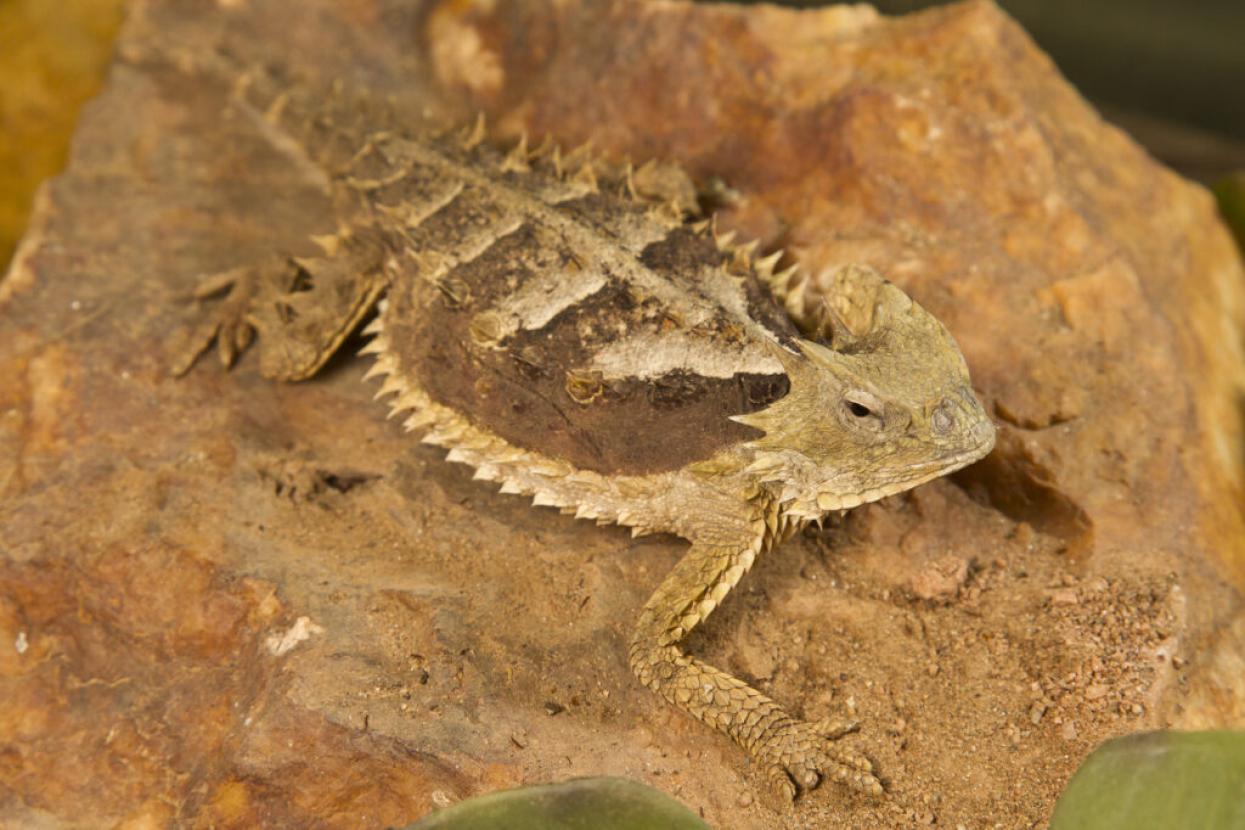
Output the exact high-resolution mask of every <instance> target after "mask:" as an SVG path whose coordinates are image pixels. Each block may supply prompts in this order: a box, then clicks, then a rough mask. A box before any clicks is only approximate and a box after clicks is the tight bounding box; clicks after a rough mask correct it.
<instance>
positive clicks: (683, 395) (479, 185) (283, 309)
mask: <svg viewBox="0 0 1245 830" xmlns="http://www.w3.org/2000/svg"><path fill="white" fill-rule="evenodd" d="M358 100H360V101H361V100H363V99H358ZM333 101H334V102H336V103H334V104H332V105H331V106H329V107H328V108H327V109H326V105H325V104H324V102H323V101H320V100H317V99H316V98H315V97H314V96H312V95H310V94H308V93H304V92H297V91H292V90H290V89H289V88H288V87H284V86H282V85H281V84H279V83H277V82H275V81H274V80H273V79H271V78H270V77H268V76H266V75H264V74H262V73H251V74H249V75H248V76H247V77H246V78H245V80H244V81H243V82H241V83H239V85H238V88H237V90H236V95H235V100H234V103H233V106H235V107H237V108H238V109H239V110H240V111H242V112H244V113H245V114H247V115H248V116H249V117H252V118H253V119H255V122H256V124H257V126H258V127H259V129H260V130H261V131H262V132H263V133H264V134H265V135H267V136H268V137H269V139H270V140H271V142H272V143H273V145H274V146H275V147H277V148H279V149H281V150H282V151H283V152H285V153H286V154H288V155H289V156H290V158H291V161H292V162H294V163H296V164H299V165H301V166H303V167H304V168H305V169H307V170H308V174H309V175H310V176H312V177H313V178H314V179H315V180H316V181H317V182H319V183H320V184H321V185H322V187H323V188H324V189H325V191H326V192H327V193H329V194H330V195H331V196H332V198H333V200H334V204H335V205H336V206H337V208H338V215H339V217H340V228H339V230H338V231H337V232H336V233H334V234H332V235H329V236H327V237H318V238H316V241H317V242H318V243H319V244H320V247H321V248H322V249H323V251H324V253H323V255H322V256H319V257H312V258H300V259H290V258H280V257H278V258H274V259H273V260H272V261H270V262H267V263H262V264H259V265H254V266H243V267H240V268H238V269H234V270H232V271H229V272H226V273H224V274H222V275H217V276H214V277H210V278H208V279H207V280H205V282H204V283H203V285H202V291H201V296H202V297H204V298H206V297H207V296H209V295H213V294H217V293H220V292H223V291H224V290H226V289H228V294H227V296H225V297H224V299H223V300H222V301H221V303H220V304H219V306H218V307H217V313H216V314H215V315H214V316H212V317H210V318H209V319H207V320H206V322H205V323H204V325H203V326H202V327H201V328H199V329H198V330H197V331H196V332H194V334H193V342H192V345H191V348H189V349H188V350H187V351H186V353H185V355H184V356H183V359H181V360H180V361H179V363H178V365H177V366H176V367H175V369H176V371H177V372H178V373H181V372H184V371H186V370H187V369H189V367H190V365H191V364H192V363H193V361H194V359H195V357H197V356H198V354H200V353H201V352H202V351H203V350H205V349H206V348H208V347H209V346H210V345H211V343H212V342H213V340H215V342H216V343H217V345H218V349H219V351H220V354H221V356H222V358H223V359H224V361H225V362H226V363H227V364H228V363H231V362H232V360H233V359H234V357H235V356H236V355H237V354H238V353H240V352H241V351H242V350H243V349H245V348H247V346H248V345H249V344H250V342H251V339H252V338H253V337H254V336H255V335H256V334H258V339H259V350H260V371H261V372H262V373H263V374H264V375H265V376H267V377H271V378H274V379H280V380H300V379H303V378H306V377H310V376H311V375H313V374H314V373H315V372H316V371H317V370H318V369H319V368H320V367H321V366H322V365H323V364H324V362H325V361H326V360H327V359H328V358H329V357H330V356H331V355H332V354H333V353H334V352H335V351H336V350H337V349H338V348H339V347H340V346H341V344H342V342H343V341H344V340H345V338H346V337H347V336H348V335H349V334H350V332H351V331H352V330H353V329H355V328H356V327H357V326H358V325H360V324H361V323H362V321H363V320H364V319H365V317H366V316H367V314H368V313H369V312H370V311H371V310H372V309H373V308H374V307H378V308H379V313H378V314H377V316H376V317H375V319H374V320H373V322H372V323H371V324H370V325H369V326H368V327H367V329H366V331H367V332H368V333H369V334H371V335H372V339H371V340H370V342H369V343H368V345H367V346H366V347H365V349H364V351H365V352H367V353H371V354H374V355H375V364H374V366H373V368H372V370H371V372H370V373H369V376H379V377H381V378H383V381H382V385H381V388H380V392H379V394H378V396H377V397H385V398H387V400H388V402H389V405H390V409H391V414H393V415H398V416H400V417H401V418H402V419H403V423H404V426H405V428H406V429H407V430H411V431H415V432H418V433H420V434H421V436H422V440H423V441H424V442H426V443H430V444H433V445H436V446H438V447H442V448H444V449H446V450H447V458H448V459H449V460H451V461H456V462H461V463H466V464H469V465H471V466H472V467H473V468H474V469H475V477H476V478H479V479H483V480H487V481H492V482H496V483H497V484H499V485H500V488H501V490H502V492H507V493H516V494H522V495H526V496H530V497H532V499H533V501H534V503H535V504H537V505H547V506H552V507H557V508H559V509H560V510H562V511H564V512H567V513H571V514H574V515H575V516H577V517H580V518H588V519H593V520H596V521H597V522H599V523H602V524H604V523H610V522H615V523H618V524H621V525H624V526H628V527H630V528H632V530H633V533H636V534H639V533H650V532H669V533H674V534H677V535H679V536H681V537H683V538H684V539H686V540H687V541H688V542H690V543H691V548H690V550H689V551H688V552H687V553H686V554H685V556H684V557H683V559H682V560H681V561H680V562H679V563H678V564H677V565H676V567H675V568H674V569H673V571H672V572H671V573H670V574H669V575H668V576H667V577H666V578H665V579H664V581H663V582H662V583H661V584H660V586H659V587H658V588H657V589H656V591H655V592H654V593H653V595H652V597H651V598H650V599H649V600H648V602H647V603H646V604H645V606H644V608H643V610H642V612H641V613H640V617H639V621H638V623H637V625H636V627H635V631H634V634H633V636H632V639H631V642H630V646H629V658H630V663H631V666H632V668H633V670H634V671H635V673H636V675H637V676H638V677H639V679H640V680H641V682H642V683H644V685H646V686H647V687H649V688H650V689H652V690H653V691H655V692H657V693H658V694H660V695H661V696H662V697H663V698H665V699H666V700H668V701H669V702H671V703H673V704H674V705H675V706H677V707H679V708H680V709H683V710H684V711H687V712H689V713H690V714H691V715H693V716H694V717H696V718H697V719H699V720H701V721H703V722H704V723H706V724H708V725H710V726H712V727H714V728H716V729H718V730H720V731H722V732H724V733H725V734H727V735H729V736H730V737H731V738H733V739H734V740H735V741H736V742H737V743H739V744H740V745H741V746H742V747H743V748H744V749H745V750H746V751H748V752H749V753H750V754H752V755H753V756H754V757H755V758H756V759H757V760H758V761H759V762H760V763H761V765H762V767H763V768H764V769H765V770H766V771H767V773H768V774H769V776H770V777H771V778H772V780H773V781H774V783H775V784H776V785H777V786H778V787H779V789H781V790H782V791H784V792H786V793H787V794H788V795H790V796H792V797H794V796H795V795H796V794H797V792H798V791H799V790H800V789H802V788H808V787H812V786H816V784H817V783H818V782H819V781H820V780H821V778H822V777H827V776H828V777H830V778H833V779H836V780H839V781H841V782H843V783H846V784H848V785H850V786H853V787H855V788H857V789H860V790H863V791H865V792H871V793H878V792H880V791H881V784H880V782H879V781H878V779H877V778H876V777H875V776H874V775H873V771H872V766H871V764H870V762H869V761H868V760H867V759H866V758H864V757H863V756H861V755H859V754H856V753H854V752H852V751H850V750H848V749H846V748H844V747H842V746H840V745H838V744H836V743H835V742H834V739H836V738H838V737H839V736H841V735H843V734H844V733H846V732H848V731H851V730H852V729H854V728H855V724H852V723H846V722H837V721H825V722H821V723H816V724H810V723H806V722H804V721H801V720H798V719H797V718H795V717H793V716H791V715H790V714H788V713H787V712H786V711H785V710H784V709H783V708H782V707H781V706H780V705H779V704H778V703H776V702H775V701H773V700H771V699H770V698H768V697H766V696H765V695H763V694H762V693H760V692H758V691H757V690H755V689H753V688H751V687H750V686H748V685H747V684H746V683H744V682H743V681H741V680H739V679H737V678H734V677H732V676H730V675H729V674H727V673H726V672H723V671H721V670H719V669H717V668H715V667H713V666H710V665H707V664H706V663H704V662H703V661H701V660H699V659H698V658H696V657H694V656H691V655H689V654H687V653H686V652H685V651H684V650H683V648H682V647H681V645H680V643H681V642H682V640H683V639H684V637H685V636H686V635H687V633H688V632H689V631H691V630H692V629H693V628H694V627H695V626H697V625H698V624H700V623H701V622H703V621H704V620H705V619H706V618H707V617H708V616H709V615H710V614H711V613H712V612H713V610H714V609H715V608H716V607H717V606H718V605H719V604H720V603H721V602H722V601H723V599H724V598H725V597H726V595H727V594H728V593H729V592H730V590H731V589H732V588H733V587H734V586H735V585H736V584H737V583H738V582H739V580H740V579H741V578H742V577H743V576H744V574H745V573H746V572H747V571H748V569H749V568H750V567H751V566H752V565H753V563H754V562H755V561H756V559H757V558H758V557H760V556H763V555H764V554H766V553H767V552H768V551H770V550H771V549H773V548H774V547H775V546H776V545H777V544H778V543H780V542H781V541H783V540H784V539H786V538H788V537H789V536H790V535H791V534H792V533H794V532H795V531H797V530H798V529H799V528H801V527H802V526H803V525H805V524H806V523H808V522H810V521H814V520H817V519H818V518H820V517H821V516H822V515H824V514H825V513H827V512H829V511H838V510H844V509H847V508H851V507H855V506H857V505H859V504H862V503H864V502H867V501H873V500H876V499H878V498H882V497H885V496H888V495H891V494H894V493H898V492H901V491H903V490H906V489H909V488H911V487H914V486H916V485H918V484H920V483H922V482H924V481H928V480H930V479H932V478H935V477H937V476H940V475H943V474H945V473H947V472H950V471H952V470H954V469H957V468H959V467H962V466H964V465H966V464H968V463H971V462H972V461H974V460H976V459H978V458H980V457H982V456H983V455H985V454H986V453H987V452H988V451H989V450H990V448H991V447H992V446H993V441H994V431H993V427H992V426H991V424H990V421H989V419H988V418H987V417H986V415H985V413H984V412H983V411H982V408H981V405H980V403H979V402H978V401H977V399H976V397H975V395H974V394H973V392H972V388H971V385H970V382H969V376H968V370H967V367H966V365H965V363H964V360H963V358H962V357H961V355H960V352H959V350H958V348H957V347H956V345H955V343H954V341H953V340H952V339H951V336H950V335H949V334H948V333H947V331H946V330H945V328H943V327H942V325H941V324H939V323H938V322H937V321H936V320H935V319H934V318H933V317H931V316H930V315H929V314H928V313H926V312H925V311H924V310H923V309H921V308H920V306H918V305H917V304H916V303H914V302H913V301H912V300H911V299H909V298H908V297H907V296H906V295H905V294H903V293H902V292H901V291H900V290H899V289H898V288H896V287H894V286H893V285H891V284H890V283H888V282H886V281H885V280H883V279H881V278H880V277H879V276H878V275H877V274H876V273H874V272H873V271H871V270H870V269H867V268H864V267H859V266H845V267H843V268H840V269H839V270H838V271H837V272H836V273H835V275H834V278H833V290H832V291H830V292H829V296H828V299H827V301H825V302H824V303H822V304H819V305H816V306H809V304H808V301H807V299H806V294H805V292H804V290H803V289H802V287H801V285H800V283H799V278H798V276H797V273H796V272H795V271H794V270H792V269H788V270H786V271H780V272H775V268H774V266H775V264H776V262H777V260H778V256H777V255H771V256H769V257H765V258H758V257H756V256H754V254H753V249H752V247H751V246H737V245H733V244H731V241H730V240H729V239H728V238H726V237H725V236H723V235H718V234H717V233H716V232H715V231H714V229H713V227H712V226H711V225H710V224H709V223H706V222H700V223H689V222H688V221H687V215H688V213H689V212H691V211H693V210H694V208H695V191H694V189H693V188H692V185H691V183H690V181H689V180H688V179H687V177H686V175H685V174H683V173H682V172H681V171H680V170H678V169H677V168H675V167H673V166H670V165H658V164H652V165H647V166H645V167H642V168H640V169H639V170H632V169H631V168H630V167H629V166H627V167H620V166H617V165H608V164H605V163H603V162H600V161H599V160H593V159H592V158H591V157H590V156H589V154H588V153H587V152H584V151H577V152H574V153H570V154H567V155H563V154H562V153H561V151H560V150H559V149H557V148H556V147H552V146H548V145H546V146H545V147H542V148H539V149H537V150H529V149H528V147H527V144H526V142H520V144H519V145H518V146H517V147H515V148H514V149H513V150H512V151H511V152H509V153H502V152H499V151H497V150H495V149H494V148H492V147H491V146H490V145H489V144H487V143H486V142H485V141H484V140H483V139H484V135H483V131H482V127H481V125H477V127H476V128H475V129H472V130H469V131H467V132H466V133H442V134H440V135H434V134H430V133H417V132H409V133H408V132H406V131H403V130H401V129H399V128H394V127H393V126H392V123H391V119H389V118H387V117H386V116H383V115H378V114H377V111H376V110H375V109H374V108H372V106H371V104H366V105H364V104H359V103H358V102H357V101H356V102H355V103H353V104H352V103H349V101H350V99H343V98H341V97H340V96H336V97H334V98H333ZM343 101H345V103H343ZM377 122H380V124H381V127H382V128H381V129H377V128H376V123H377ZM776 298H777V299H776Z"/></svg>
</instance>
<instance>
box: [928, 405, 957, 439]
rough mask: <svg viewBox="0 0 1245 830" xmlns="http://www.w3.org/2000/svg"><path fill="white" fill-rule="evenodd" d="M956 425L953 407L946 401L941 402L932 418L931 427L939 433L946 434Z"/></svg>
mask: <svg viewBox="0 0 1245 830" xmlns="http://www.w3.org/2000/svg"><path fill="white" fill-rule="evenodd" d="M954 425H955V418H954V417H952V415H951V407H950V406H948V405H947V403H945V402H944V403H942V404H940V405H939V407H938V408H937V409H935V410H934V414H933V417H931V418H930V428H931V429H932V430H933V431H934V432H935V433H936V434H938V435H946V434H947V433H948V432H950V431H951V427H952V426H954Z"/></svg>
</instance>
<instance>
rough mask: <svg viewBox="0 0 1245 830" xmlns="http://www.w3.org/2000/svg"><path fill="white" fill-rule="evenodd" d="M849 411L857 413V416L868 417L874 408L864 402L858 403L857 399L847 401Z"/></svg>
mask: <svg viewBox="0 0 1245 830" xmlns="http://www.w3.org/2000/svg"><path fill="white" fill-rule="evenodd" d="M847 411H848V412H850V413H852V414H853V415H855V416H856V417H857V418H868V417H869V416H870V415H872V414H873V410H871V409H870V408H869V407H867V406H865V405H864V404H862V403H856V401H848V402H847Z"/></svg>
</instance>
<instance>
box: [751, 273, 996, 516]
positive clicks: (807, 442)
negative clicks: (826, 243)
mask: <svg viewBox="0 0 1245 830" xmlns="http://www.w3.org/2000/svg"><path fill="white" fill-rule="evenodd" d="M812 328H813V331H811V332H808V333H810V334H811V335H812V336H813V337H815V338H816V339H815V340H812V339H809V340H805V339H800V340H797V341H796V343H797V348H798V352H793V351H791V350H788V349H785V348H781V347H778V346H776V347H775V353H776V354H777V357H778V359H779V361H780V362H781V363H782V364H783V369H784V371H785V372H786V374H787V377H788V379H789V381H790V391H789V392H788V394H787V395H785V396H784V397H782V398H781V399H779V400H778V401H776V402H774V403H773V404H771V405H770V406H768V407H766V408H765V409H762V410H760V411H758V412H753V413H749V414H746V415H739V416H736V418H735V420H738V421H740V422H742V423H745V424H748V425H749V426H752V427H755V428H757V429H759V430H761V431H762V432H764V433H765V434H764V435H763V436H761V437H760V438H757V439H755V440H754V441H751V442H750V443H749V445H748V448H749V449H750V451H751V452H752V453H753V455H752V460H751V463H750V465H749V466H748V467H747V470H748V471H749V472H750V473H751V474H753V475H755V476H756V477H757V478H758V480H759V481H761V482H764V483H767V484H769V485H771V486H773V487H775V488H776V489H778V490H780V491H781V499H782V500H783V501H784V502H787V503H788V510H789V511H790V512H792V513H795V514H800V515H805V516H807V517H809V518H812V517H815V516H818V515H820V514H821V513H823V512H825V511H827V510H839V509H845V508H849V507H855V506H856V505H858V504H862V503H864V502H868V501H874V500H876V499H879V498H882V497H884V496H888V495H892V494H894V493H898V492H901V491H903V490H907V489H909V488H911V487H915V486H916V485H918V484H921V483H922V482H925V481H928V480H930V479H932V478H936V477H937V476H940V475H944V474H946V473H949V472H951V471H953V470H957V469H959V468H960V467H964V466H966V465H968V464H970V463H972V462H974V461H976V460H978V459H980V458H982V457H983V456H985V455H986V454H987V453H988V452H990V450H991V449H992V448H993V446H994V426H993V424H992V423H991V422H990V419H989V417H988V416H987V415H986V413H985V411H984V409H983V408H982V406H981V403H980V402H979V401H978V400H977V396H976V395H975V394H974V393H973V389H972V385H971V382H970V380H969V376H968V366H967V364H966V363H965V362H964V357H963V355H961V354H960V350H959V347H958V346H956V344H955V341H954V340H953V339H952V338H951V335H950V333H949V332H948V331H947V330H946V328H944V327H943V325H942V324H941V323H939V322H938V321H937V320H936V319H935V318H934V317H933V316H932V315H930V314H929V313H928V312H926V311H925V310H924V309H923V308H921V307H920V306H919V305H917V304H916V303H915V302H913V301H912V299H911V298H909V297H908V296H907V295H906V294H904V293H903V292H902V291H900V290H899V289H898V288H896V287H895V286H894V285H892V284H890V283H889V282H886V281H885V280H883V279H882V278H881V277H879V276H878V275H877V274H876V272H874V271H872V270H870V269H867V268H862V267H856V266H849V267H847V268H843V269H840V271H839V272H838V273H836V275H835V277H834V285H833V286H832V288H831V290H830V291H829V292H827V299H826V300H825V302H824V304H823V306H822V307H821V310H820V314H819V317H818V319H817V320H815V322H814V326H813V327H812Z"/></svg>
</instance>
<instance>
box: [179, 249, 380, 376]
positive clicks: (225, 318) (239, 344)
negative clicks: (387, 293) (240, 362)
mask: <svg viewBox="0 0 1245 830" xmlns="http://www.w3.org/2000/svg"><path fill="white" fill-rule="evenodd" d="M322 244H324V246H325V247H326V251H325V255H324V256H321V257H307V258H282V257H273V258H271V259H269V260H267V261H265V262H263V263H259V264H256V265H250V266H243V267H240V268H234V269H231V270H229V271H225V272H222V273H220V274H214V275H211V276H209V277H207V278H205V279H204V280H203V281H202V282H201V283H200V285H199V287H198V288H197V289H196V290H195V298H196V299H197V300H200V301H202V300H206V299H208V298H209V297H212V296H213V295H216V294H218V293H222V292H225V291H227V292H228V293H227V294H226V295H225V297H224V299H222V300H221V302H220V304H219V306H218V307H217V308H216V309H215V310H214V312H213V313H210V314H209V315H208V316H206V317H205V319H203V320H202V321H201V322H200V323H199V324H198V325H196V326H194V327H193V328H191V329H189V330H187V331H186V332H185V333H183V336H182V341H183V342H180V343H178V344H176V345H175V346H174V347H173V348H172V349H171V351H172V353H173V355H174V358H173V366H172V372H173V374H174V375H182V374H185V373H186V372H187V371H189V370H190V368H191V366H193V365H194V362H195V360H196V359H197V358H198V357H199V355H201V354H202V353H203V352H204V351H206V350H207V349H208V348H209V347H210V346H211V345H212V342H213V341H215V342H216V344H217V349H218V351H219V352H220V356H221V363H222V364H224V365H225V366H229V365H231V364H232V363H233V361H234V359H235V357H236V356H237V355H238V354H239V353H241V352H242V351H243V350H244V349H245V348H246V347H247V346H248V345H249V344H250V342H251V340H252V339H254V337H255V334H256V333H257V332H258V334H259V340H260V361H259V368H260V374H262V375H263V376H264V377H267V378H272V379H274V380H304V379H306V378H309V377H311V376H312V375H313V374H315V373H316V372H317V371H318V370H319V369H320V367H321V366H323V365H324V363H325V362H326V361H327V360H328V359H329V358H330V357H332V356H333V353H334V352H336V351H337V349H338V347H340V346H341V344H342V342H343V341H344V340H345V339H346V337H347V336H348V335H349V334H350V333H351V332H352V331H353V330H354V329H355V328H356V327H357V326H358V324H359V322H360V321H361V320H362V319H363V317H364V315H366V314H367V312H368V311H369V310H370V309H371V308H372V306H373V305H375V303H376V301H377V299H378V297H379V296H380V294H381V292H382V291H383V290H384V289H385V287H386V285H387V275H386V273H385V269H386V266H387V257H386V247H385V244H384V240H383V238H382V236H381V235H380V234H379V233H378V232H376V231H375V230H374V229H372V228H368V227H363V228H360V229H358V230H356V231H354V232H352V233H349V234H346V235H339V236H335V237H327V238H325V240H324V241H323V243H322Z"/></svg>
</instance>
